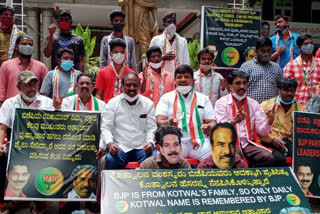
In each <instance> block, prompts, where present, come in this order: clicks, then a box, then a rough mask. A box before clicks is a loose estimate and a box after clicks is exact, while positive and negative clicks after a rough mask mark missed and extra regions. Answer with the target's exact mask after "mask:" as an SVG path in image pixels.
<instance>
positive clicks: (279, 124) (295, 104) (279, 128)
mask: <svg viewBox="0 0 320 214" xmlns="http://www.w3.org/2000/svg"><path fill="white" fill-rule="evenodd" d="M278 99H279V96H277V97H276V98H275V99H274V103H275V104H276V116H277V118H278V122H277V125H278V135H279V139H282V136H281V131H280V130H281V123H280V119H279V115H278V110H279V102H278ZM294 107H295V111H298V104H297V102H296V101H295V102H294ZM290 108H291V107H290Z"/></svg>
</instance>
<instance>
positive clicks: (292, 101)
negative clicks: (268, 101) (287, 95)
mask: <svg viewBox="0 0 320 214" xmlns="http://www.w3.org/2000/svg"><path fill="white" fill-rule="evenodd" d="M279 100H280V102H281V103H283V104H285V105H291V104H292V103H294V99H293V100H291V101H290V102H286V101H284V100H283V99H282V98H281V97H280V99H279Z"/></svg>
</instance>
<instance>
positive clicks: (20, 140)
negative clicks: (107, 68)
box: [5, 109, 100, 201]
mask: <svg viewBox="0 0 320 214" xmlns="http://www.w3.org/2000/svg"><path fill="white" fill-rule="evenodd" d="M99 136H100V113H96V112H92V113H91V112H75V111H73V112H61V111H43V110H32V109H16V114H15V119H14V125H13V133H12V138H11V139H12V141H11V144H10V152H9V158H8V166H7V175H8V176H7V180H6V189H5V199H6V200H13V199H14V200H46V201H50V200H64V201H78V200H83V201H95V200H96V180H97V179H96V178H97V160H96V152H97V150H98V147H99Z"/></svg>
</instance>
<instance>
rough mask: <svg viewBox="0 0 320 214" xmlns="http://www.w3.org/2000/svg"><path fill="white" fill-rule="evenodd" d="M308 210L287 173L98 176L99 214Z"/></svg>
mask: <svg viewBox="0 0 320 214" xmlns="http://www.w3.org/2000/svg"><path fill="white" fill-rule="evenodd" d="M302 210H303V211H304V212H305V213H312V209H311V208H310V205H309V203H308V201H307V199H306V198H305V197H304V195H303V193H302V191H301V189H300V187H299V185H298V184H297V181H296V180H295V178H294V177H293V174H292V171H291V170H290V168H269V169H266V168H256V169H230V170H196V169H194V170H121V171H112V170H104V171H102V195H101V213H104V214H107V213H112V214H117V213H125V214H143V213H145V214H160V213H163V214H164V213H171V214H181V213H183V214H184V213H188V214H199V213H205V214H226V213H228V214H231V213H234V214H238V213H239V214H240V213H241V214H245V213H247V214H249V213H260V214H264V213H287V211H292V212H294V211H296V212H298V211H302Z"/></svg>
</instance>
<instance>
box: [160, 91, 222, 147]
mask: <svg viewBox="0 0 320 214" xmlns="http://www.w3.org/2000/svg"><path fill="white" fill-rule="evenodd" d="M175 93H176V91H175V90H174V91H171V92H168V93H166V94H164V95H163V96H162V97H161V98H160V101H159V103H158V105H157V109H156V116H158V115H163V116H166V117H168V120H170V119H172V118H173V105H174V100H175V96H176V95H175ZM196 94H197V105H198V111H199V116H200V121H201V122H202V123H203V121H204V120H215V119H216V114H215V111H214V109H213V107H212V105H211V102H210V100H209V97H208V96H206V95H204V94H202V93H199V92H196ZM182 98H183V100H184V103H185V106H186V113H187V122H188V123H189V119H190V108H191V102H192V99H193V93H189V95H188V96H187V98H185V97H184V96H182ZM178 105H179V104H178ZM194 120H195V118H194ZM187 127H188V132H187V133H186V132H184V133H183V136H182V138H181V141H182V142H183V143H186V142H191V136H190V130H189V124H188V126H187ZM179 128H181V129H182V120H179ZM197 140H199V139H197Z"/></svg>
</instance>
